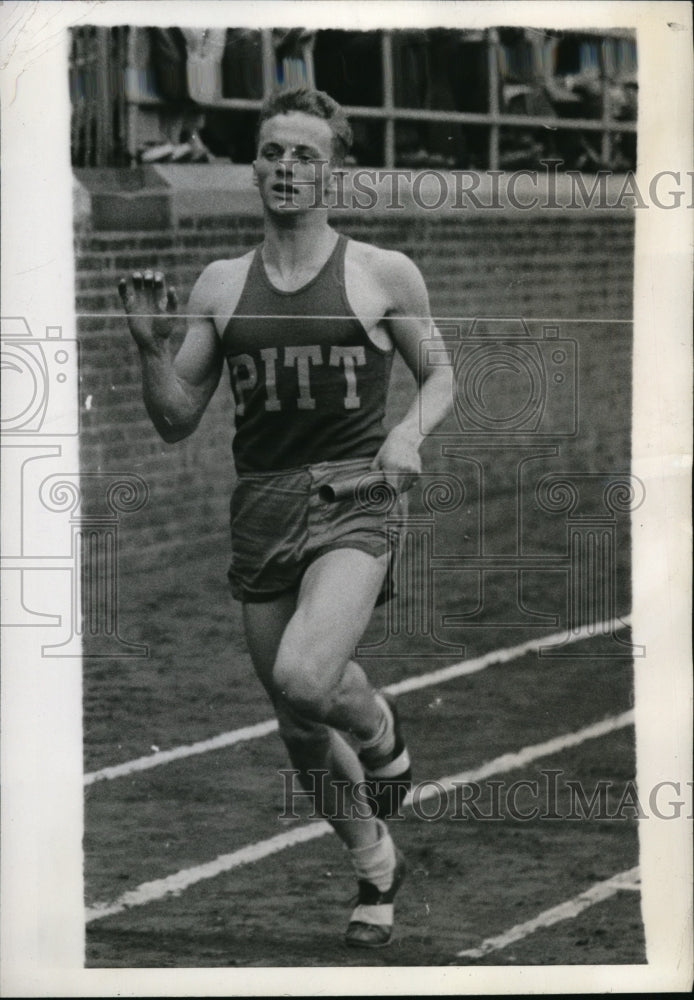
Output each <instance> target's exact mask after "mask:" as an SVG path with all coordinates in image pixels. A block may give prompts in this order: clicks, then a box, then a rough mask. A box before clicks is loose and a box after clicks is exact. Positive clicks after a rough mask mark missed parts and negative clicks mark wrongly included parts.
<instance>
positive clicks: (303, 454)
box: [222, 235, 393, 473]
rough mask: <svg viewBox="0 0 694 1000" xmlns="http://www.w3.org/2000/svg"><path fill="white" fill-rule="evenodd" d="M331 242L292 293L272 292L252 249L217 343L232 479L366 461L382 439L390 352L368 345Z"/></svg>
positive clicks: (341, 240)
mask: <svg viewBox="0 0 694 1000" xmlns="http://www.w3.org/2000/svg"><path fill="white" fill-rule="evenodd" d="M346 246H347V237H345V236H342V235H340V236H339V237H338V240H337V243H336V245H335V248H334V250H333V252H332V254H331V255H330V257H329V258H328V260H327V261H326V263H325V264H324V266H323V267H322V268H321V270H320V271H319V272H318V274H317V275H316V276H315V277H314V278H313V279H312V280H311V281H309V282H308V284H306V285H304V286H303V287H302V288H299V289H297V290H296V291H293V292H284V291H280V290H279V289H277V288H275V287H274V285H272V284H271V282H270V280H269V278H268V276H267V273H266V271H265V266H264V264H263V260H262V256H261V253H260V248H259V247H258V248H257V249H256V251H255V253H254V255H253V260H252V262H251V266H250V268H249V271H248V275H247V277H246V282H245V284H244V288H243V292H242V293H241V298H240V299H239V302H238V305H237V307H236V309H235V311H234V314H233V315H232V317H231V318H230V320H229V322H228V323H227V326H226V328H225V330H224V333H223V336H222V347H223V350H224V354H225V356H226V358H227V362H228V364H229V371H230V375H231V388H232V392H233V395H234V400H235V403H236V434H235V436H234V442H233V451H234V460H235V463H236V469H237V471H238V472H240V473H243V472H267V471H272V470H275V469H291V468H296V467H299V466H304V465H313V464H316V463H318V462H328V461H342V460H344V459H351V458H370V457H372V456H373V455H375V454H376V452H377V451H378V449H379V448H380V446H381V444H382V443H383V440H384V438H385V430H384V428H383V413H384V410H385V401H386V393H387V389H388V379H389V377H390V368H391V363H392V357H393V352H392V351H382V350H380V349H379V348H378V347H376V346H375V345H374V344H373V343H372V342H371V340H370V339H369V337H368V335H367V333H366V331H365V329H364V327H363V325H362V324H361V322H360V321H359V320H358V319H357V317H356V316H355V314H354V312H353V311H352V309H351V307H350V305H349V303H348V301H347V296H346V293H345V249H346Z"/></svg>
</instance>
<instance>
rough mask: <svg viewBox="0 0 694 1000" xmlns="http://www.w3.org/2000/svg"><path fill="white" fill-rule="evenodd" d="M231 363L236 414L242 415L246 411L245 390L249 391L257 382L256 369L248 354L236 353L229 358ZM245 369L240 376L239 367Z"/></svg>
mask: <svg viewBox="0 0 694 1000" xmlns="http://www.w3.org/2000/svg"><path fill="white" fill-rule="evenodd" d="M229 364H230V365H231V380H232V385H233V388H234V396H235V397H236V416H237V417H242V416H243V415H244V414H245V412H246V400H245V397H244V393H245V392H251V390H252V389H255V387H256V385H257V384H258V370H257V368H256V367H255V361H254V360H253V358H252V357H251V355H250V354H237V355H236V356H235V357H233V358H230V359H229ZM242 368H245V369H246V376H245V378H242V377H241V374H240V369H242Z"/></svg>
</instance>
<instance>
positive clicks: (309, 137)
mask: <svg viewBox="0 0 694 1000" xmlns="http://www.w3.org/2000/svg"><path fill="white" fill-rule="evenodd" d="M332 140H333V133H332V130H331V128H330V126H329V125H328V123H327V122H326V121H325V120H324V119H323V118H317V117H316V116H315V115H307V114H304V112H303V111H292V112H290V113H289V114H286V115H275V117H274V118H268V120H267V121H265V122H263V124H262V126H261V129H260V136H259V139H258V156H257V159H256V160H255V161H254V163H253V172H254V174H255V178H256V180H257V183H258V187H259V189H260V197H261V198H262V200H263V204H264V205H265V207H266V208H267V209H269V210H270V211H271V212H274V213H278V214H281V215H286V214H293V213H297V212H302V211H306V210H307V209H309V208H318V207H320V206H322V205H325V204H326V197H327V192H328V188H329V185H330V180H331V170H330V163H331V158H332Z"/></svg>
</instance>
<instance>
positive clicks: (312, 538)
mask: <svg viewBox="0 0 694 1000" xmlns="http://www.w3.org/2000/svg"><path fill="white" fill-rule="evenodd" d="M370 464H371V460H370V459H354V460H350V461H345V462H321V463H320V464H318V465H310V466H304V467H302V468H299V469H288V470H282V471H280V472H260V473H244V474H242V475H240V476H239V479H238V482H237V485H236V488H235V490H234V494H233V496H232V499H231V551H232V559H231V566H230V567H229V572H228V577H229V582H230V583H231V591H232V594H233V596H234V597H235V598H236V599H237V600H239V601H251V602H257V601H269V600H272V599H273V598H275V597H279V596H280V595H281V594H283V593H286V592H287V591H291V590H295V589H296V588H297V587H298V586H299V584H300V583H301V578H302V576H303V575H304V573H305V571H306V569H307V567H308V566H309V565H310V564H311V563H312V562H313V561H314V560H315V559H317V558H318V557H319V556H322V555H324V554H325V553H326V552H332V551H334V550H335V549H344V548H351V549H359V550H361V551H362V552H366V553H368V555H371V556H375V557H379V556H382V555H383V554H384V553H386V552H390V553H391V560H390V563H389V567H388V572H387V574H386V578H385V580H384V585H383V588H382V591H381V594H380V595H379V598H378V601H377V604H381V603H383V601H386V600H388V599H390V598H391V597H393V596H394V583H393V581H394V573H393V557H392V556H393V554H394V549H395V547H396V546H395V542H396V536H397V532H394V531H393V530H392V528H393V527H394V524H393V518H394V515H395V518H397V519H398V520H399V519H400V517H404V515H405V512H406V497H405V495H404V494H399V495H398V496H397V498H396V500H395V505H394V506H392V505H389V504H387V503H386V504H384V503H383V502H382V501H383V494H382V493H381V494H380V501H381V502H379V501H378V498H377V499H376V502H374V503H373V504H368V503H367V502H366V500H365V499H360V500H359V501H357V500H356V499H354V498H353V497H350V498H349V499H347V500H337V501H335V502H332V503H328V502H326V501H325V500H324V499H322V498H321V496H320V495H319V491H320V489H321V487H324V486H326V485H327V484H331V485H333V486H335V485H337V486H339V484H340V482H341V481H344V480H346V479H351V478H352V477H354V475H355V474H357V475H358V474H359V473H361V472H362V471H363V472H364V473H367V472H368V470H369V466H370ZM384 508H387V509H384ZM388 520H389V523H388ZM389 527H390V529H391V530H389Z"/></svg>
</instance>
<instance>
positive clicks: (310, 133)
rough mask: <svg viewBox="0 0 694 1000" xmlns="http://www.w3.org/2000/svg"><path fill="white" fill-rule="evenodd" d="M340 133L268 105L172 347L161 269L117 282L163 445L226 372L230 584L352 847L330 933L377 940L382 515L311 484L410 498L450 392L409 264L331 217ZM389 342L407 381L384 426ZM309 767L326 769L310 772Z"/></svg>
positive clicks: (309, 100)
mask: <svg viewBox="0 0 694 1000" xmlns="http://www.w3.org/2000/svg"><path fill="white" fill-rule="evenodd" d="M350 142H351V130H350V126H349V124H348V122H347V119H346V117H345V115H344V112H343V111H342V109H341V108H340V106H339V105H338V104H336V102H335V101H333V100H332V98H330V97H329V96H328V95H327V94H325V93H323V92H321V91H314V90H307V89H299V90H294V91H284V92H279V93H277V94H275V95H273V96H272V97H270V98H269V99H268V100H267V101H266V102H265V104H264V106H263V109H262V111H261V115H260V130H259V136H258V151H257V159H256V160H255V162H254V164H253V174H254V179H255V183H256V184H257V186H258V189H259V192H260V197H261V200H262V203H263V211H264V222H265V232H264V241H263V243H262V245H261V246H260V247H258V248H257V249H255V250H253V251H251V252H250V253H247V254H245V255H244V256H242V257H238V258H236V259H233V260H219V261H216V262H214V263H212V264H210V265H209V266H208V267H207V268H206V269H205V270H204V271H203V273H202V275H201V276H200V278H199V279H198V281H197V282H196V284H195V286H194V288H193V291H192V293H191V296H190V301H189V306H188V310H187V316H186V319H187V332H186V336H185V339H184V341H183V344H182V346H181V348H180V350H179V351H178V353H177V354H175V356H174V352H173V351H172V348H171V341H170V334H171V332H172V329H173V327H174V325H175V323H176V322H177V302H176V294H175V291H174V290H173V289H171V288H169V289H168V290H167V289H166V285H165V281H164V278H163V275H161V274H159V273H157V274H154V273H152V272H151V271H148V272H146V273H145V274H144V275H142V274H139V273H136V274H134V275H133V276H132V284H133V289H132V290H129V289H128V287H127V283H126V282H125V281H121V282H120V285H119V291H120V294H121V298H122V301H123V304H124V307H125V310H126V313H127V315H128V323H129V327H130V330H131V333H132V335H133V337H134V339H135V342H136V344H137V346H138V348H139V352H140V357H141V362H142V372H143V389H144V400H145V405H146V407H147V410H148V413H149V415H150V417H151V419H152V421H153V423H154V426H155V427H156V429H157V430H158V431H159V433H160V434H161V436H162V437H163V438H164V440H165V441H168V442H173V441H179V440H181V439H182V438H184V437H186V436H187V435H189V434H190V433H191V432H192V431H193V430H194V429H195V427H196V426H197V424H198V422H199V421H200V418H201V416H202V414H203V412H204V410H205V407H206V406H207V404H208V402H209V400H210V398H211V396H212V394H213V393H214V391H215V389H216V387H217V384H218V382H219V379H220V376H221V372H222V368H223V365H224V362H225V360H226V362H227V363H228V365H229V369H230V373H231V383H232V390H233V394H234V399H235V404H236V416H235V420H236V433H235V436H234V442H233V451H234V459H235V464H236V469H237V473H238V484H237V486H236V489H235V491H234V497H233V501H232V528H231V530H232V565H231V569H230V571H229V577H230V581H231V585H232V592H233V594H234V596H235V597H236V598H238V599H239V600H240V601H242V604H243V620H244V625H245V630H246V636H247V641H248V646H249V650H250V654H251V657H252V660H253V664H254V667H255V670H256V672H257V674H258V676H259V678H260V680H261V681H262V683H263V685H264V686H265V689H266V690H267V693H268V695H269V697H270V699H271V700H272V702H273V705H274V708H275V711H276V713H277V717H278V720H279V731H280V734H281V736H282V739H283V740H284V743H285V745H286V747H287V749H288V751H289V756H290V758H291V760H292V763H293V765H294V767H295V768H296V769H297V770H298V772H299V775H300V780H301V781H302V784H304V786H305V787H308V788H315V789H316V792H317V796H318V797H319V799H320V801H319V802H318V808H319V810H320V812H321V814H322V815H324V816H325V817H326V818H327V819H328V820H329V821H330V822H331V823H332V825H333V827H334V829H335V832H336V833H337V835H338V836H339V837H340V839H341V840H342V841H343V843H344V844H345V845H346V847H347V848H348V849H349V852H350V856H351V860H352V863H353V866H354V870H355V873H356V876H357V879H358V885H359V898H358V905H357V907H356V909H355V910H354V912H353V913H352V915H351V919H350V921H349V925H348V928H347V933H346V941H347V943H348V944H349V945H354V946H361V947H378V946H381V945H385V944H388V942H389V941H390V939H391V935H392V929H393V899H394V896H395V893H396V892H397V890H398V888H399V885H400V883H401V881H402V878H403V875H404V870H405V863H404V859H403V857H402V855H401V854H400V852H399V851H398V850H397V849H396V848H395V846H394V844H393V841H392V839H391V836H390V834H389V832H388V829H387V827H386V824H385V822H384V818H387V816H388V813H389V811H390V810H389V808H388V802H387V799H388V795H389V794H390V793H392V792H393V788H395V790H396V792H397V793H398V794H397V798H396V800H395V801H396V803H399V800H400V799H401V798H402V795H403V794H404V791H405V790H406V789H407V788H408V787H409V784H410V777H411V772H410V762H409V758H408V755H407V750H406V748H405V745H404V742H403V739H402V735H401V732H400V727H399V724H398V721H397V717H396V716H395V714H394V711H393V707H392V706H391V704H390V703H389V702H388V701H387V700H386V699H385V698H384V697H383V696H382V695H381V694H380V693H379V692H376V691H374V689H373V688H372V687H371V685H370V684H369V682H368V680H367V679H366V676H365V674H364V672H363V670H362V669H361V667H360V666H358V664H357V663H355V662H354V661H353V660H352V659H351V656H352V652H353V649H354V646H355V644H356V643H357V642H358V641H359V639H360V638H361V636H362V634H363V632H364V630H365V628H366V626H367V624H368V621H369V618H370V616H371V613H372V611H373V608H374V605H375V603H376V601H377V599H378V598H379V593H380V592H381V590H382V588H383V585H384V581H385V579H386V573H387V569H388V561H389V554H388V545H387V539H386V535H385V530H384V517H385V515H384V514H383V513H380V514H379V513H375V512H373V511H370V510H369V509H368V507H365V506H362V505H361V504H359V503H358V502H357V501H356V499H354V498H353V499H347V500H343V501H341V502H337V503H335V504H332V505H329V504H326V503H323V502H322V500H321V499H320V496H319V491H320V489H321V487H324V486H325V485H326V484H327V483H330V484H332V485H335V484H337V486H338V487H339V484H340V482H341V481H342V480H344V479H346V478H349V477H353V476H354V474H355V472H356V473H360V472H361V473H364V474H367V473H368V472H369V470H378V471H380V472H381V473H382V475H383V478H384V479H386V480H387V481H388V482H389V483H390V484H392V485H393V486H395V488H396V489H397V490H398V491H401V492H402V491H404V490H406V489H407V488H408V487H409V485H411V483H412V481H413V480H414V479H415V477H416V476H417V474H418V473H419V472H420V471H421V460H420V456H419V447H420V445H421V443H422V440H423V437H424V436H425V435H426V434H427V433H428V432H429V431H430V430H431V429H433V427H434V426H435V425H436V424H437V423H438V422H439V421H440V420H441V419H442V418H443V417H444V416H445V414H446V413H447V411H448V409H449V406H450V402H451V399H450V372H448V371H446V369H445V368H441V367H431V368H428V367H425V368H423V367H422V365H421V362H420V357H419V353H420V352H419V344H420V342H421V341H422V340H423V339H426V340H431V338H432V329H431V320H430V312H429V302H428V296H427V292H426V288H425V286H424V282H423V279H422V277H421V274H420V272H419V270H418V269H417V267H415V265H414V264H413V263H412V262H411V261H410V260H409V259H408V258H407V257H405V256H403V255H402V254H401V253H397V252H395V251H388V250H382V249H378V248H376V247H373V246H370V245H368V244H366V243H361V242H357V241H355V240H351V239H347V238H345V237H344V236H339V235H338V234H337V233H336V232H335V231H334V230H333V229H332V228H331V227H330V225H329V224H328V210H327V207H326V205H327V201H328V195H329V191H330V186H331V184H332V183H334V168H336V167H338V166H339V165H340V164H341V163H342V162H343V160H344V157H345V155H346V153H347V151H348V149H349V146H350ZM395 349H397V350H398V351H399V352H400V353H401V355H402V356H403V358H404V360H405V362H406V363H407V365H408V366H409V368H410V369H411V371H412V372H413V373H414V375H415V377H416V379H417V381H418V392H417V398H416V399H415V401H414V402H413V403H412V406H411V407H410V409H409V411H408V412H407V415H406V416H405V418H404V419H403V420H402V421H401V422H400V423H399V424H398V425H397V426H396V427H394V428H393V429H392V430H391V431H390V433H389V434H387V435H386V433H385V431H384V429H383V425H382V417H383V412H384V408H385V401H386V392H387V384H388V377H389V372H390V364H391V360H392V356H393V353H394V350H395ZM353 745H355V746H356V749H354V748H353ZM320 771H322V772H327V776H326V780H324V781H322V782H320V781H318V780H316V781H314V778H316V772H320ZM311 772H313V773H311ZM365 779H366V780H368V781H370V782H371V783H372V786H373V788H374V792H375V794H374V797H373V798H372V799H371V805H372V808H367V809H365V806H364V802H363V796H362V797H361V799H357V798H355V791H356V789H357V787H361V788H362V789H363V787H364V782H365ZM340 783H341V784H340ZM345 788H346V792H345ZM391 805H392V802H391Z"/></svg>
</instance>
